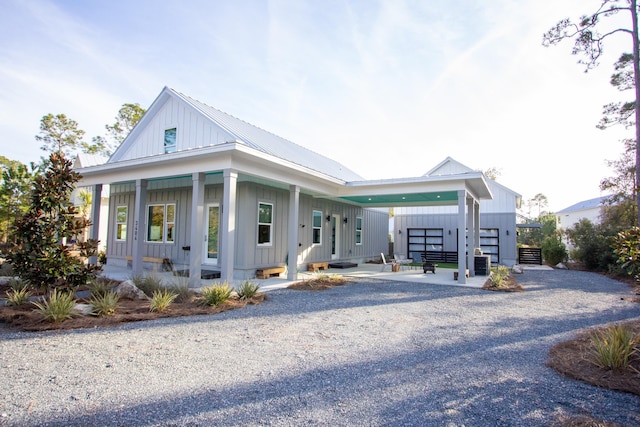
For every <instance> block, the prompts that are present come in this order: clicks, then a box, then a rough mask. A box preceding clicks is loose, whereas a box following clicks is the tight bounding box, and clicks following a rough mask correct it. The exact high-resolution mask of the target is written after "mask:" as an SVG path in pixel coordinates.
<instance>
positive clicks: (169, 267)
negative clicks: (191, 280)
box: [126, 255, 173, 271]
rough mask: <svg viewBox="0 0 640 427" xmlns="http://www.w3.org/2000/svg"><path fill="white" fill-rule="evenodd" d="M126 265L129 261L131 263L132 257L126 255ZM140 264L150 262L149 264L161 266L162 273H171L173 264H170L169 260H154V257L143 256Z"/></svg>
mask: <svg viewBox="0 0 640 427" xmlns="http://www.w3.org/2000/svg"><path fill="white" fill-rule="evenodd" d="M126 258H127V264H128V263H129V262H131V261H133V256H131V255H127V257H126ZM142 262H150V263H154V264H162V270H164V271H172V270H173V263H172V262H171V260H170V259H169V258H156V257H150V256H145V257H142Z"/></svg>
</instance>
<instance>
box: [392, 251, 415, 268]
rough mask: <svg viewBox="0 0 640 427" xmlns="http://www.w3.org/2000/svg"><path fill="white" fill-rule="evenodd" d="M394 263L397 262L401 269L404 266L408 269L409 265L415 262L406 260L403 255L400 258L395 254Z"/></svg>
mask: <svg viewBox="0 0 640 427" xmlns="http://www.w3.org/2000/svg"><path fill="white" fill-rule="evenodd" d="M393 262H395V263H396V264H398V265H400V268H402V266H405V267H408V266H409V264H411V263H412V262H413V260H410V259H406V258H405V257H404V256H402V255H400V256H398V255H396V254H393Z"/></svg>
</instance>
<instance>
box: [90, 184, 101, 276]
mask: <svg viewBox="0 0 640 427" xmlns="http://www.w3.org/2000/svg"><path fill="white" fill-rule="evenodd" d="M101 200H102V184H96V185H94V186H93V188H92V192H91V228H90V234H89V238H90V239H93V240H96V241H97V240H99V239H100V202H101ZM97 263H98V255H97V254H96V255H93V256H91V257H89V264H97Z"/></svg>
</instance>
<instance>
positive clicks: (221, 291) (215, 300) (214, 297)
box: [202, 282, 233, 306]
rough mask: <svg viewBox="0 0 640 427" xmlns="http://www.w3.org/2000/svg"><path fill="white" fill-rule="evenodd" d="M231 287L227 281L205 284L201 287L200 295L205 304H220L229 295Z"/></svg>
mask: <svg viewBox="0 0 640 427" xmlns="http://www.w3.org/2000/svg"><path fill="white" fill-rule="evenodd" d="M232 291H233V289H232V288H231V287H229V284H228V283H227V282H225V283H223V284H218V285H213V286H207V287H204V288H202V297H203V299H204V302H205V304H207V305H211V306H215V305H218V304H222V303H223V302H225V301H226V300H228V299H229V297H231V292H232Z"/></svg>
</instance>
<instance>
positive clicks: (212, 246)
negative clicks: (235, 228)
mask: <svg viewBox="0 0 640 427" xmlns="http://www.w3.org/2000/svg"><path fill="white" fill-rule="evenodd" d="M219 225H220V205H219V204H218V203H210V204H208V205H207V208H206V209H205V212H204V232H205V235H204V248H203V251H202V252H203V254H204V257H203V263H204V264H210V265H217V264H218V236H219V234H218V229H219Z"/></svg>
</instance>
